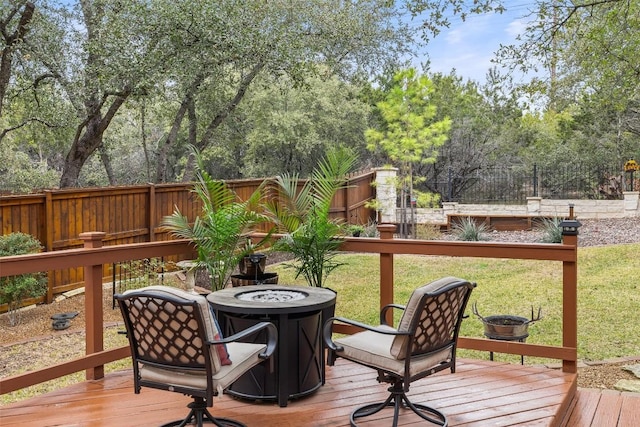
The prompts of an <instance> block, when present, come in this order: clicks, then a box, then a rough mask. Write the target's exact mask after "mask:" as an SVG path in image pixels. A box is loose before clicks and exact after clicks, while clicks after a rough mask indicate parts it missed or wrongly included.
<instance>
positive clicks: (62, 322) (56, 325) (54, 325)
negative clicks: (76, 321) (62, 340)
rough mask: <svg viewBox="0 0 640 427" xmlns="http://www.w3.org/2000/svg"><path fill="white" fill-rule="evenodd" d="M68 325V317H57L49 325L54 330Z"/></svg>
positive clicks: (69, 324) (59, 329)
mask: <svg viewBox="0 0 640 427" xmlns="http://www.w3.org/2000/svg"><path fill="white" fill-rule="evenodd" d="M69 326H71V322H70V321H69V319H57V320H54V321H53V322H51V327H52V328H53V329H55V330H56V331H61V330H63V329H67V328H68V327H69Z"/></svg>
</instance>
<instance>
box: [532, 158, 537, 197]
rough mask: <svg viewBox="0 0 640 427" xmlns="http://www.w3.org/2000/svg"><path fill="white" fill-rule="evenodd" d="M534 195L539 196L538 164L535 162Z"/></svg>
mask: <svg viewBox="0 0 640 427" xmlns="http://www.w3.org/2000/svg"><path fill="white" fill-rule="evenodd" d="M533 197H538V165H537V164H535V163H534V164H533Z"/></svg>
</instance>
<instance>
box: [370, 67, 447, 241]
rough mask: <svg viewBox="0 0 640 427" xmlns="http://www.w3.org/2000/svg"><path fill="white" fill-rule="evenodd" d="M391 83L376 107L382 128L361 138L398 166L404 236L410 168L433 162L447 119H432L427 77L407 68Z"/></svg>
mask: <svg viewBox="0 0 640 427" xmlns="http://www.w3.org/2000/svg"><path fill="white" fill-rule="evenodd" d="M393 82H394V85H393V86H392V87H391V89H390V90H389V92H388V93H387V94H386V98H385V100H384V101H381V102H379V103H378V104H376V106H377V108H378V110H379V111H380V115H381V117H382V118H383V120H384V127H383V128H382V129H373V128H372V129H368V130H367V132H366V133H365V137H366V138H367V142H368V147H369V149H370V150H372V151H376V150H380V151H382V152H383V153H384V154H385V155H386V156H387V157H388V158H389V160H391V161H392V162H393V163H395V164H397V165H398V168H399V174H398V177H399V179H400V183H399V184H400V185H399V187H400V189H401V190H400V207H401V208H402V219H401V224H402V226H401V234H402V235H403V236H406V235H407V218H406V208H407V197H411V198H412V199H413V198H417V195H416V194H414V188H413V187H414V178H415V177H414V173H413V169H414V167H415V165H416V164H420V163H433V162H435V160H436V157H437V155H438V148H439V147H440V146H442V145H443V144H444V143H445V141H446V140H447V138H448V132H449V130H450V128H451V120H450V119H449V118H446V117H445V118H443V119H441V120H438V121H436V120H434V118H435V116H436V113H437V111H436V107H435V106H434V105H433V103H432V102H431V96H432V92H433V83H432V82H431V80H429V78H428V77H427V76H425V75H419V74H418V73H417V71H416V70H415V69H413V68H410V69H408V70H404V71H400V72H398V73H396V74H395V76H394V78H393ZM412 212H413V211H412ZM413 230H414V232H415V227H413Z"/></svg>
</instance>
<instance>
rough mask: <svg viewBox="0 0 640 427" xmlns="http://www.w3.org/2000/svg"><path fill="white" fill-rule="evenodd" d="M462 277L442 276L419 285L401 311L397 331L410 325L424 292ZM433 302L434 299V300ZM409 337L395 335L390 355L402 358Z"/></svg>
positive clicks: (405, 329) (435, 290) (432, 290)
mask: <svg viewBox="0 0 640 427" xmlns="http://www.w3.org/2000/svg"><path fill="white" fill-rule="evenodd" d="M461 280H462V279H458V278H457V277H443V278H442V279H438V280H434V281H433V282H431V283H429V284H426V285H424V286H421V287H419V288H417V289H416V290H414V291H413V293H412V294H411V297H410V298H409V302H408V303H407V306H406V307H405V309H404V313H402V317H401V318H400V323H399V324H398V330H399V331H408V330H409V327H410V326H411V320H412V319H413V317H414V315H415V314H416V310H417V309H418V304H419V303H420V299H421V298H422V296H423V295H424V294H427V293H432V292H437V291H439V290H440V289H442V288H444V287H445V286H448V285H450V284H451V283H454V282H459V281H461ZM434 303H435V301H434ZM408 342H409V339H408V337H407V336H396V337H395V338H394V339H393V343H392V344H391V346H390V347H391V355H392V356H393V357H395V358H398V359H403V358H404V355H405V354H406V352H407V348H406V347H407V343H408Z"/></svg>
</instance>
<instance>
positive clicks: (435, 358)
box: [335, 326, 451, 376]
mask: <svg viewBox="0 0 640 427" xmlns="http://www.w3.org/2000/svg"><path fill="white" fill-rule="evenodd" d="M379 328H380V329H386V330H389V331H394V330H395V329H393V328H391V327H389V326H380V327H379ZM394 338H395V336H394V335H385V334H381V333H377V332H374V331H364V332H358V333H356V334H353V335H349V336H346V337H344V338H338V339H336V340H335V343H336V344H338V345H340V346H342V347H343V348H344V351H343V352H340V357H344V358H346V359H351V360H355V361H359V362H362V363H364V364H366V365H369V366H373V367H375V368H380V369H384V370H386V371H389V372H393V373H395V374H397V375H399V376H403V375H404V360H399V359H398V358H397V357H396V356H394V355H392V354H391V344H392V342H393V341H394ZM450 360H451V349H445V350H441V351H440V352H438V353H435V354H432V355H429V356H424V357H414V358H412V359H411V364H410V375H411V376H414V375H417V374H419V373H421V372H425V371H427V370H429V369H431V368H433V367H435V366H436V365H439V364H440V363H441V362H443V361H447V362H448V361H450Z"/></svg>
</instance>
